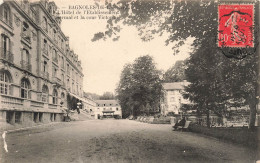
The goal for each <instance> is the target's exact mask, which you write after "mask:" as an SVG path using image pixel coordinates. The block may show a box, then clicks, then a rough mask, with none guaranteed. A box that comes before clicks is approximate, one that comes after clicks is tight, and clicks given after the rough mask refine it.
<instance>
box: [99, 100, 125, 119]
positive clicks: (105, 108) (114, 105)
mask: <svg viewBox="0 0 260 163" xmlns="http://www.w3.org/2000/svg"><path fill="white" fill-rule="evenodd" d="M96 103H97V105H96V107H95V110H94V115H95V119H100V117H105V118H106V117H110V118H113V117H114V118H122V109H121V106H120V105H119V103H118V101H117V100H96Z"/></svg>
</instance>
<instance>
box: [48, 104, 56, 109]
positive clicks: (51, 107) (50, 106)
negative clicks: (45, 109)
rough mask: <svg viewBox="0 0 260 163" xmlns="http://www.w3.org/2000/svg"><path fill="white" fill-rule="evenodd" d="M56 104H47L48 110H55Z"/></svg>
mask: <svg viewBox="0 0 260 163" xmlns="http://www.w3.org/2000/svg"><path fill="white" fill-rule="evenodd" d="M57 106H58V105H57V104H49V109H57Z"/></svg>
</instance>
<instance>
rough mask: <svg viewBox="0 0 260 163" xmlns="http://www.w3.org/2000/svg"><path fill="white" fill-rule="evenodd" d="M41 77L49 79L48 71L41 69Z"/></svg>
mask: <svg viewBox="0 0 260 163" xmlns="http://www.w3.org/2000/svg"><path fill="white" fill-rule="evenodd" d="M42 77H43V78H44V79H49V73H48V72H44V71H42Z"/></svg>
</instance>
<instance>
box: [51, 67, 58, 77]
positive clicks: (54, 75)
mask: <svg viewBox="0 0 260 163" xmlns="http://www.w3.org/2000/svg"><path fill="white" fill-rule="evenodd" d="M57 71H58V70H57V68H55V67H53V71H52V72H53V73H52V76H53V77H56V76H57Z"/></svg>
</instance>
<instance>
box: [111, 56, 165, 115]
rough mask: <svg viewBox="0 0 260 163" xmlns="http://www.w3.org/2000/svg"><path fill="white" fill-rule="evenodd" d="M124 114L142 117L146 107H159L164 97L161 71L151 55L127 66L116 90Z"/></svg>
mask: <svg viewBox="0 0 260 163" xmlns="http://www.w3.org/2000/svg"><path fill="white" fill-rule="evenodd" d="M116 92H117V94H118V95H117V97H118V99H119V101H120V104H121V106H122V108H123V112H126V113H132V114H133V115H134V116H137V115H140V114H141V112H142V111H143V110H141V109H142V108H144V109H145V107H144V106H147V104H149V106H153V107H157V106H159V103H160V97H161V95H162V85H161V81H160V71H159V70H157V69H156V66H155V63H154V62H153V59H152V57H150V56H149V55H145V56H141V57H139V58H137V59H136V60H135V61H134V63H133V64H131V65H129V64H128V65H126V66H125V67H124V69H123V71H122V73H121V78H120V82H119V85H118V87H117V89H116Z"/></svg>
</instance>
